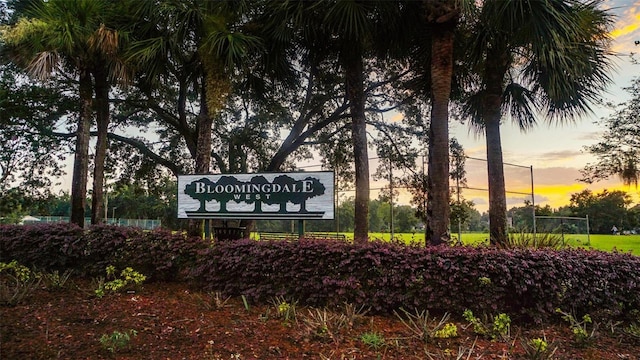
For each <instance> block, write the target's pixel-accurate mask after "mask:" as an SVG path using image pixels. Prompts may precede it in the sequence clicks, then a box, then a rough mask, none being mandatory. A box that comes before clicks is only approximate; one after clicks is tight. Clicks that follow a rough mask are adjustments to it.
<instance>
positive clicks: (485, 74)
mask: <svg viewBox="0 0 640 360" xmlns="http://www.w3.org/2000/svg"><path fill="white" fill-rule="evenodd" d="M600 3H601V1H600V0H594V1H590V2H587V3H583V2H580V1H577V0H547V1H538V0H487V1H485V2H484V3H483V4H482V9H481V12H480V15H479V17H478V20H477V23H476V28H475V30H474V31H473V36H474V38H473V39H472V43H471V45H470V46H469V47H468V48H469V49H470V50H471V51H470V57H469V59H470V61H471V62H470V65H469V66H470V67H471V68H474V69H478V74H477V76H478V77H479V78H480V85H479V86H478V88H479V91H477V92H476V93H475V94H473V95H471V96H470V97H469V101H468V103H467V111H468V112H469V113H470V115H471V116H472V119H473V121H474V122H475V124H477V126H479V128H480V129H482V130H484V133H485V136H486V144H487V169H488V177H489V179H488V180H489V221H490V239H491V243H492V244H502V243H504V242H505V241H506V239H507V224H506V213H507V211H506V196H505V180H504V171H503V159H502V145H501V140H500V124H501V122H502V117H503V115H505V114H507V113H508V114H510V116H511V118H512V119H513V120H514V121H516V122H517V123H518V124H519V126H520V129H521V130H523V131H526V130H529V129H531V128H532V127H533V125H534V124H535V123H536V113H541V114H547V116H546V118H547V120H549V121H560V122H563V121H572V120H575V119H576V118H578V117H580V116H581V115H584V114H586V113H587V112H589V111H590V106H589V103H590V102H591V101H593V100H596V99H597V97H598V94H599V92H600V91H602V90H603V89H604V88H605V86H606V84H607V83H608V82H609V81H610V79H609V76H608V75H607V74H608V73H607V72H608V70H609V69H610V67H611V64H610V62H609V60H608V58H607V56H606V55H607V43H608V35H607V30H608V27H609V25H610V24H611V18H610V16H609V15H608V14H607V13H606V12H604V11H602V10H599V8H598V6H599V5H600Z"/></svg>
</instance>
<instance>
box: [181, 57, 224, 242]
mask: <svg viewBox="0 0 640 360" xmlns="http://www.w3.org/2000/svg"><path fill="white" fill-rule="evenodd" d="M201 60H202V64H203V69H204V74H203V77H202V78H203V84H202V89H201V95H200V98H201V100H200V113H199V114H198V119H197V125H196V134H197V140H196V157H195V173H196V174H209V173H210V166H211V148H212V139H211V137H212V135H213V118H214V116H215V115H216V114H217V113H218V112H219V111H220V110H221V109H222V106H223V104H224V102H225V100H226V98H227V96H228V94H229V93H230V92H231V84H230V81H229V78H228V77H227V76H226V74H225V73H224V68H223V66H222V63H221V62H219V61H218V60H216V59H214V58H212V57H211V55H207V54H203V57H202V59H201ZM204 226H205V221H204V220H193V221H191V222H190V224H189V230H188V232H189V234H190V235H194V236H201V235H202V234H203V230H204Z"/></svg>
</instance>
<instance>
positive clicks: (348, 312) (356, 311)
mask: <svg viewBox="0 0 640 360" xmlns="http://www.w3.org/2000/svg"><path fill="white" fill-rule="evenodd" d="M368 312H369V309H365V307H364V305H362V306H360V307H357V306H355V305H354V304H350V303H345V304H344V306H343V308H342V314H344V316H345V318H346V321H347V326H348V327H349V329H353V327H354V326H355V325H356V324H357V323H359V322H363V321H364V318H365V315H366V314H367V313H368Z"/></svg>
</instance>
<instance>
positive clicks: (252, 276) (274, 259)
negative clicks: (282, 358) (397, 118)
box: [0, 224, 640, 320]
mask: <svg viewBox="0 0 640 360" xmlns="http://www.w3.org/2000/svg"><path fill="white" fill-rule="evenodd" d="M11 260H17V261H18V262H20V263H21V264H23V265H26V266H29V267H36V268H38V269H41V270H66V269H72V270H74V271H75V272H76V273H78V274H81V275H86V276H97V275H104V269H105V268H106V266H107V265H114V266H115V267H116V268H119V269H122V268H124V267H127V266H130V267H133V268H134V269H135V270H136V271H139V272H141V273H143V274H144V275H146V276H147V277H148V278H149V279H150V280H180V279H184V278H185V276H186V278H187V279H189V280H191V281H194V282H195V283H197V284H200V285H202V286H203V287H205V288H208V290H217V291H221V292H223V293H224V294H226V295H230V296H239V295H245V296H246V297H248V298H249V299H251V300H253V301H259V302H264V301H268V300H270V299H272V298H273V297H275V296H284V297H286V298H288V299H293V300H298V301H300V302H301V303H305V304H307V305H312V306H327V305H328V306H331V305H342V304H343V303H344V302H348V303H352V304H354V305H357V306H366V307H369V308H371V309H372V310H374V311H376V312H390V311H392V310H395V309H398V308H400V307H403V308H405V309H409V310H412V309H414V308H415V309H429V310H432V311H436V312H450V313H454V314H461V313H462V312H463V311H464V310H465V309H470V310H472V311H473V312H474V313H478V314H481V313H489V314H496V313H500V312H504V313H508V314H510V315H512V316H520V317H522V318H526V319H534V320H543V319H545V318H547V317H549V316H551V315H552V314H554V311H555V309H556V308H561V309H563V310H565V311H575V312H576V313H577V314H585V313H590V314H592V315H593V314H597V313H599V312H601V311H604V312H606V313H607V315H608V316H611V315H624V314H625V313H627V312H629V311H631V310H635V309H640V258H639V257H636V256H632V255H630V254H619V253H604V252H598V251H586V250H562V251H554V250H498V249H490V248H471V247H455V248H450V247H438V248H422V247H409V246H404V245H399V244H389V243H381V242H371V243H366V244H361V245H352V244H347V243H342V242H336V241H323V240H301V241H296V242H287V241H280V242H275V241H274V242H255V241H251V240H239V241H234V242H228V243H221V244H218V245H216V246H210V244H209V243H206V242H204V241H202V240H201V239H199V238H190V237H186V236H184V235H181V234H173V233H171V232H169V231H164V230H157V231H151V232H147V231H142V230H139V229H135V228H124V227H114V226H98V227H92V228H90V229H89V230H86V231H85V230H82V229H80V228H77V227H75V226H71V225H68V224H55V225H33V226H10V225H9V226H0V262H9V261H11Z"/></svg>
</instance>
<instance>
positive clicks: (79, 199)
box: [3, 0, 114, 226]
mask: <svg viewBox="0 0 640 360" xmlns="http://www.w3.org/2000/svg"><path fill="white" fill-rule="evenodd" d="M109 5H110V3H109V2H108V1H92V0H50V1H46V2H44V1H43V2H36V3H34V6H33V7H31V8H29V9H28V10H27V11H26V13H25V15H26V16H25V17H23V18H21V19H20V20H19V21H18V22H17V23H16V24H15V25H14V26H12V27H11V28H9V29H7V30H6V31H4V32H3V39H4V40H5V43H6V44H7V45H8V51H9V53H10V56H11V57H12V59H13V60H14V61H15V62H16V63H18V64H21V65H22V66H24V67H26V68H27V70H28V71H29V73H30V74H31V75H32V76H34V77H37V78H41V79H45V78H48V77H50V76H52V75H54V74H60V73H64V72H69V73H75V74H76V75H77V81H78V94H79V98H80V106H79V113H78V121H77V123H78V125H77V129H76V149H75V153H74V165H73V179H72V186H71V219H70V222H71V223H74V224H77V225H79V226H84V208H85V203H86V190H87V177H88V164H89V138H90V128H91V119H92V113H93V108H92V106H93V81H92V74H96V73H97V72H100V71H104V66H105V65H104V64H105V56H104V55H105V54H108V53H112V52H113V46H114V44H113V42H111V41H105V40H108V39H112V38H113V33H112V32H111V31H110V30H108V29H106V28H105V27H104V24H105V23H106V17H107V16H108V14H110V12H109V11H108V10H109ZM106 93H108V91H107V92H103V93H101V94H100V96H101V97H104V96H106ZM100 101H103V100H100ZM100 101H99V103H100ZM104 117H105V114H104V113H103V114H102V116H101V118H102V124H103V125H105V121H104ZM106 118H107V119H108V105H107V115H106ZM106 124H108V120H107V121H106ZM101 129H102V128H101ZM104 129H106V128H104ZM104 139H106V137H101V140H102V141H104V145H102V144H99V145H100V146H101V147H100V148H99V149H98V151H97V152H100V153H101V154H104V150H101V149H106V140H104ZM100 161H101V162H102V163H103V162H104V156H102V159H96V164H98V162H100ZM98 166H100V165H98ZM96 176H97V177H98V178H99V179H98V180H97V182H96V183H94V185H96V184H97V186H99V188H98V189H95V188H94V195H93V196H94V198H97V197H99V200H98V204H97V206H96V208H94V212H96V213H97V214H99V212H97V211H98V210H100V209H101V204H102V179H101V177H102V176H103V174H102V169H101V168H99V167H98V168H97V169H96ZM96 192H97V193H96ZM94 206H95V204H94Z"/></svg>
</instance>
